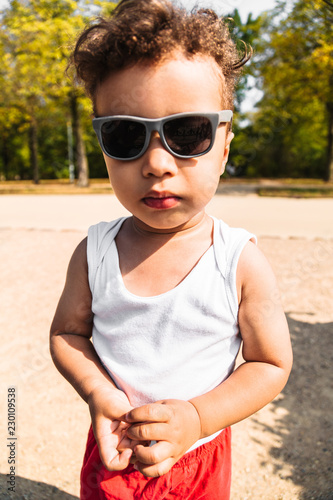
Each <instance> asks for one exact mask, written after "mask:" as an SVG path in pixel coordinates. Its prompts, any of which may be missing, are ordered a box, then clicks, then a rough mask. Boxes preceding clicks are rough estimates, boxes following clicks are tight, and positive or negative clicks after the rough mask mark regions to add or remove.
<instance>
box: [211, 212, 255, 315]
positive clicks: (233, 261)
mask: <svg viewBox="0 0 333 500" xmlns="http://www.w3.org/2000/svg"><path fill="white" fill-rule="evenodd" d="M212 218H213V220H214V250H215V259H216V263H217V266H218V268H219V270H220V273H221V274H222V276H223V278H224V279H225V284H226V291H227V296H228V300H229V304H230V307H231V309H232V311H233V314H234V317H235V319H236V320H237V315H238V294H237V286H236V272H237V264H238V260H239V257H240V255H241V253H242V251H243V249H244V247H245V245H246V244H247V243H248V242H249V241H252V242H253V243H255V244H257V238H256V236H255V235H254V234H252V233H249V232H248V231H246V230H245V229H242V228H231V227H229V226H228V224H226V223H225V222H224V221H222V220H220V219H216V218H215V217H212Z"/></svg>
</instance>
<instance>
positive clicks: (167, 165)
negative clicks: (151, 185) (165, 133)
mask: <svg viewBox="0 0 333 500" xmlns="http://www.w3.org/2000/svg"><path fill="white" fill-rule="evenodd" d="M142 161H143V164H142V174H143V176H144V177H150V176H155V177H163V176H165V175H166V176H174V175H175V174H176V173H177V170H178V166H177V158H176V157H175V156H173V155H172V154H171V153H169V151H167V150H166V149H165V147H164V145H163V143H162V141H161V138H160V136H159V135H158V133H157V132H155V133H154V135H152V137H151V140H150V144H149V146H148V149H147V151H146V152H145V154H144V155H143V157H142Z"/></svg>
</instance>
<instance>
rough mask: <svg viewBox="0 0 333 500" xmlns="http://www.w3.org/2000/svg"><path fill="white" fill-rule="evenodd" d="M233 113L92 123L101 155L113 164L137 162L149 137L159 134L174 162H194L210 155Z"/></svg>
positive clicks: (123, 118) (122, 117) (109, 118)
mask: <svg viewBox="0 0 333 500" xmlns="http://www.w3.org/2000/svg"><path fill="white" fill-rule="evenodd" d="M232 115H233V113H232V111H230V110H224V111H219V112H216V113H178V114H176V115H170V116H165V117H164V118H158V119H156V120H154V119H150V118H140V117H137V116H126V115H118V116H104V117H102V118H94V119H93V128H94V130H95V132H96V134H97V137H98V140H99V143H100V146H101V148H102V151H103V152H104V153H105V154H106V155H107V156H109V157H110V158H113V159H115V160H136V159H137V158H140V156H142V155H143V154H144V153H145V152H146V151H147V148H148V146H149V143H150V137H151V133H152V132H154V131H156V132H158V133H159V135H160V138H161V141H162V143H163V146H164V147H165V149H166V150H167V151H169V153H171V154H172V155H173V156H176V157H177V158H196V157H197V156H201V155H204V154H206V153H208V151H210V150H211V149H212V147H213V145H214V140H215V135H216V130H217V127H218V126H219V125H220V124H221V123H229V122H231V121H232Z"/></svg>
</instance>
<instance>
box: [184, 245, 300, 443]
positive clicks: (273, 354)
mask: <svg viewBox="0 0 333 500" xmlns="http://www.w3.org/2000/svg"><path fill="white" fill-rule="evenodd" d="M237 281H238V288H239V290H240V295H241V301H240V307H239V318H238V321H239V327H240V332H241V335H242V339H243V352H242V354H243V358H244V360H245V362H244V363H243V364H242V365H241V366H239V367H238V368H237V369H236V370H235V372H234V373H233V374H232V375H231V376H230V377H229V378H228V379H227V380H226V381H225V382H223V383H222V384H221V385H220V386H218V387H217V388H216V389H214V390H213V391H211V392H209V393H207V394H205V395H203V396H199V397H197V398H194V399H192V400H191V403H192V404H193V405H194V406H195V407H196V409H197V411H198V414H199V416H200V421H201V437H205V436H209V435H211V434H213V433H214V432H217V431H218V430H219V429H223V428H224V427H227V426H229V425H232V424H234V423H236V422H239V421H240V420H243V419H244V418H246V417H249V416H250V415H252V414H253V413H255V412H256V411H258V410H259V409H261V408H262V407H264V406H265V405H266V404H268V403H269V402H270V401H272V399H274V398H275V397H276V396H277V395H278V394H279V393H280V392H281V390H282V389H283V387H284V386H285V384H286V382H287V380H288V377H289V374H290V370H291V366H292V350H291V344H290V336H289V329H288V325H287V321H286V318H285V315H284V312H283V309H282V306H281V302H280V297H279V292H278V288H277V284H276V279H275V276H274V274H273V272H272V270H271V267H270V265H269V264H268V262H267V260H266V259H265V257H264V256H263V255H262V253H261V252H260V251H259V250H258V249H257V247H256V246H255V245H253V244H252V243H248V244H247V246H246V247H245V249H244V251H243V252H242V255H241V257H240V261H239V265H238V277H237Z"/></svg>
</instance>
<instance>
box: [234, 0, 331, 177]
mask: <svg viewBox="0 0 333 500" xmlns="http://www.w3.org/2000/svg"><path fill="white" fill-rule="evenodd" d="M286 10H287V2H285V1H280V2H279V8H278V10H277V11H276V12H275V15H271V16H270V18H269V23H268V24H267V25H266V30H265V36H264V37H263V40H265V43H264V44H262V46H261V47H259V54H258V56H259V57H258V59H257V61H256V65H255V69H256V73H257V76H259V77H260V82H261V88H262V90H263V93H264V94H263V98H262V100H261V101H260V102H259V104H258V106H257V112H256V113H254V114H253V115H252V116H251V117H249V118H250V122H251V124H250V125H249V126H247V127H246V128H245V129H244V130H243V131H242V133H241V134H242V135H243V142H242V144H245V139H247V141H248V144H249V146H248V149H250V150H251V151H246V154H245V155H243V156H242V154H241V149H242V148H241V147H238V157H237V161H238V162H243V165H242V166H243V168H244V171H245V172H246V171H247V172H248V173H251V174H252V175H257V176H273V177H274V176H278V177H283V176H289V177H321V178H328V177H329V176H328V169H329V166H328V164H327V157H328V146H329V142H330V141H329V132H328V131H329V129H330V128H332V126H331V123H332V114H333V104H332V101H333V38H332V35H333V30H332V20H333V19H332V17H333V16H332V14H331V13H330V10H329V8H328V6H327V5H326V3H325V2H324V1H323V0H315V1H312V2H309V1H306V2H304V1H300V0H298V1H296V2H295V3H294V6H293V9H292V11H291V12H290V13H289V14H288V15H286V14H285V12H286ZM330 109H331V111H330ZM330 120H331V121H330ZM251 153H252V154H251ZM244 160H245V161H244Z"/></svg>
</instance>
